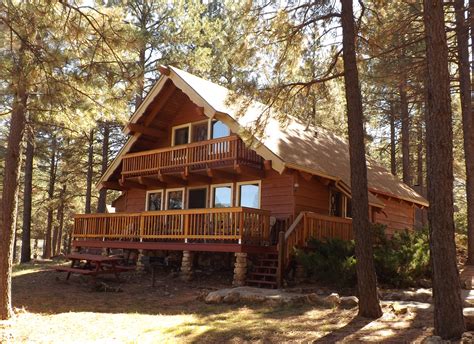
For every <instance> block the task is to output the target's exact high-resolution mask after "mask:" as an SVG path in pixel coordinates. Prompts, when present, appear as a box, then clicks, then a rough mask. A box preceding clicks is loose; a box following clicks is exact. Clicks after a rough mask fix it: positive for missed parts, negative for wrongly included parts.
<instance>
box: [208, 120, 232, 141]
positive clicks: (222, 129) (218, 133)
mask: <svg viewBox="0 0 474 344" xmlns="http://www.w3.org/2000/svg"><path fill="white" fill-rule="evenodd" d="M229 135H230V129H229V127H228V126H227V125H225V124H224V123H222V122H221V121H213V122H212V138H213V139H218V138H220V137H226V136H229Z"/></svg>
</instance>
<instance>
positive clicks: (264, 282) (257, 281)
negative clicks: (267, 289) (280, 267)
mask: <svg viewBox="0 0 474 344" xmlns="http://www.w3.org/2000/svg"><path fill="white" fill-rule="evenodd" d="M247 283H255V284H269V285H276V284H277V282H276V281H264V280H247Z"/></svg>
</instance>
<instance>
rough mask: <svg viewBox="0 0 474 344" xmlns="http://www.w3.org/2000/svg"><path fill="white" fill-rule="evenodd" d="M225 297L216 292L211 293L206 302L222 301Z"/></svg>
mask: <svg viewBox="0 0 474 344" xmlns="http://www.w3.org/2000/svg"><path fill="white" fill-rule="evenodd" d="M223 298H224V297H223V296H222V295H220V294H218V293H216V292H212V293H209V294H208V295H207V296H206V298H205V299H204V302H206V303H221V302H222V299H223Z"/></svg>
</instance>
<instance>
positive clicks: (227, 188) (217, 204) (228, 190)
mask: <svg viewBox="0 0 474 344" xmlns="http://www.w3.org/2000/svg"><path fill="white" fill-rule="evenodd" d="M211 190H212V208H229V207H232V203H233V202H232V184H222V185H212V186H211Z"/></svg>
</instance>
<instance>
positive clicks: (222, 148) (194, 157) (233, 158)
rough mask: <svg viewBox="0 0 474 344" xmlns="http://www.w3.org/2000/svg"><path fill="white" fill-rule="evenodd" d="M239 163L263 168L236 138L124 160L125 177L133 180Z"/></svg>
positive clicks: (254, 154) (256, 157) (151, 151)
mask: <svg viewBox="0 0 474 344" xmlns="http://www.w3.org/2000/svg"><path fill="white" fill-rule="evenodd" d="M233 162H236V163H239V164H244V165H249V166H252V167H257V168H261V167H262V165H263V160H262V158H261V157H260V156H259V155H257V153H255V152H254V151H253V150H251V149H248V148H247V147H246V146H245V144H244V143H243V141H242V140H241V139H240V138H238V137H237V136H227V137H222V138H219V139H213V140H207V141H201V142H194V143H190V144H186V145H180V146H176V147H169V148H163V149H154V150H148V151H144V152H137V153H130V154H126V155H124V157H123V158H122V175H123V176H124V177H133V176H138V175H147V174H155V173H158V172H160V171H162V170H173V169H175V170H180V169H184V168H188V169H190V170H194V169H204V168H207V167H213V166H222V165H226V164H227V165H229V164H230V163H233Z"/></svg>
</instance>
